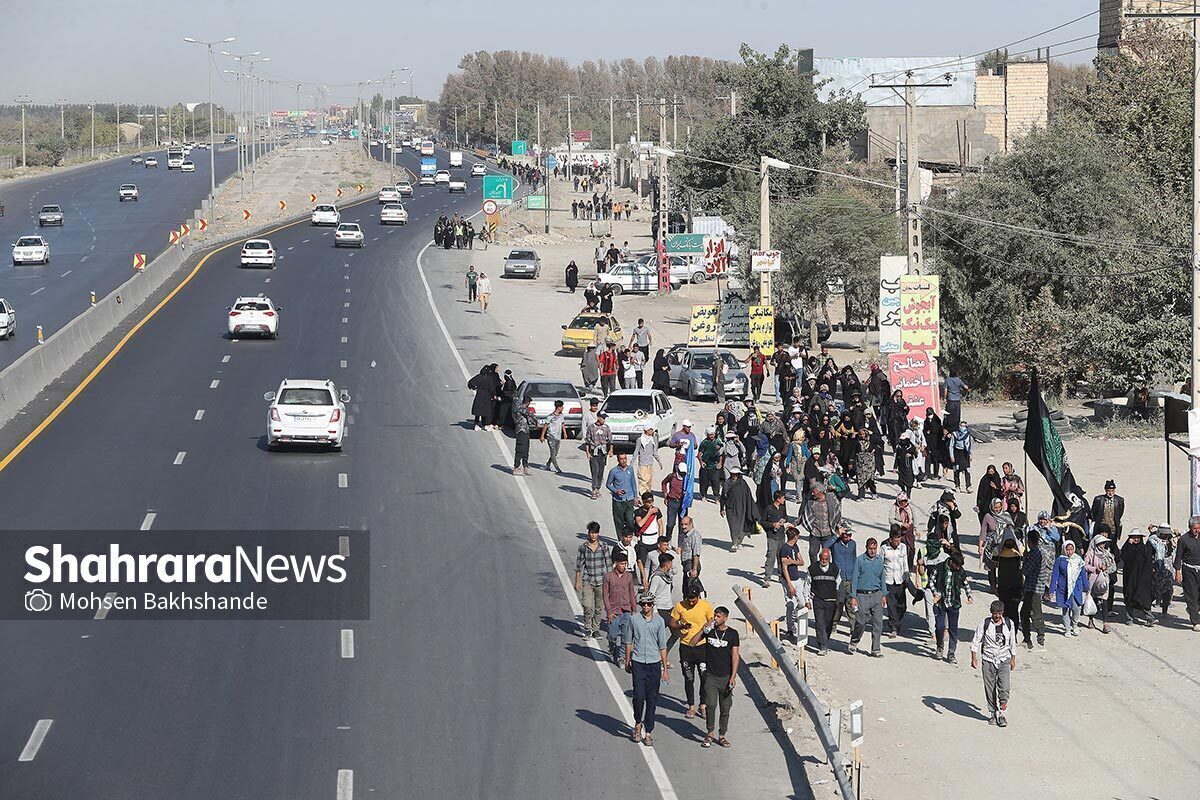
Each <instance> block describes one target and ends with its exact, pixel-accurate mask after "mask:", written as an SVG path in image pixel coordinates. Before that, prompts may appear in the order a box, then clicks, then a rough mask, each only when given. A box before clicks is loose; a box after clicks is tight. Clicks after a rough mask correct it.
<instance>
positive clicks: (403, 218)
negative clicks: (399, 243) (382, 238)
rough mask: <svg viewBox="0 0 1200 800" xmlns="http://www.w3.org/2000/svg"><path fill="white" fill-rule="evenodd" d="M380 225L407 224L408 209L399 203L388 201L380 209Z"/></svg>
mask: <svg viewBox="0 0 1200 800" xmlns="http://www.w3.org/2000/svg"><path fill="white" fill-rule="evenodd" d="M379 224H380V225H407V224H408V209H406V208H405V207H404V206H402V205H400V204H399V203H388V204H387V205H386V206H384V207H383V208H382V209H380V210H379Z"/></svg>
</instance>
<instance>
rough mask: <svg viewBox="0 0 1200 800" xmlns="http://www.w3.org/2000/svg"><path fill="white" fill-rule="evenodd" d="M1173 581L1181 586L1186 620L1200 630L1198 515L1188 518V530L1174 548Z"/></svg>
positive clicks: (1199, 522)
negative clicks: (1185, 608) (1185, 607)
mask: <svg viewBox="0 0 1200 800" xmlns="http://www.w3.org/2000/svg"><path fill="white" fill-rule="evenodd" d="M1175 582H1176V583H1178V584H1179V585H1180V586H1182V587H1183V601H1184V604H1185V605H1186V606H1187V613H1188V622H1190V623H1191V625H1192V630H1194V631H1200V516H1195V517H1192V518H1190V519H1189V520H1188V532H1187V533H1185V534H1184V535H1183V536H1180V537H1179V545H1178V546H1177V547H1176V548H1175Z"/></svg>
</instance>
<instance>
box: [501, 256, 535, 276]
mask: <svg viewBox="0 0 1200 800" xmlns="http://www.w3.org/2000/svg"><path fill="white" fill-rule="evenodd" d="M541 274H542V259H541V258H539V257H538V254H537V251H535V250H512V251H510V252H509V254H508V255H507V256H505V257H504V277H506V278H512V277H517V276H522V275H523V276H527V277H530V278H535V279H536V278H537V277H538V275H541Z"/></svg>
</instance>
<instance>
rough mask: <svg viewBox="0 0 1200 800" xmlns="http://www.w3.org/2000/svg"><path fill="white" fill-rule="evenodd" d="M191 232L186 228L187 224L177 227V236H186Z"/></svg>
mask: <svg viewBox="0 0 1200 800" xmlns="http://www.w3.org/2000/svg"><path fill="white" fill-rule="evenodd" d="M191 232H192V229H191V228H189V227H188V224H187V223H186V222H185V223H183V224H182V225H180V226H179V235H180V236H187V235H188V234H189V233H191Z"/></svg>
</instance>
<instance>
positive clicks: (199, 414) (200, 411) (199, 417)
mask: <svg viewBox="0 0 1200 800" xmlns="http://www.w3.org/2000/svg"><path fill="white" fill-rule="evenodd" d="M194 419H195V420H196V422H199V421H200V420H202V419H204V409H203V408H201V409H197V410H196V416H195V417H194Z"/></svg>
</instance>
